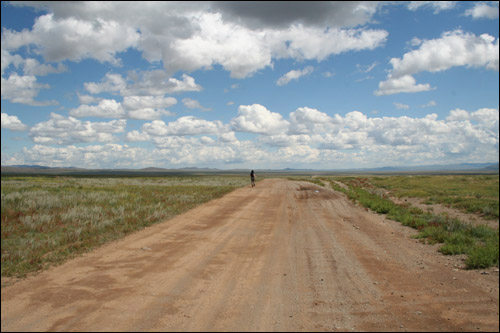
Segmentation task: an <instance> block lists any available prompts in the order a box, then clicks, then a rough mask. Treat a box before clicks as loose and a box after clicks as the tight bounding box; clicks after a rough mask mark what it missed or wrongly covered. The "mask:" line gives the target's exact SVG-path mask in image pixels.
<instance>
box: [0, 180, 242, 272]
mask: <svg viewBox="0 0 500 333" xmlns="http://www.w3.org/2000/svg"><path fill="white" fill-rule="evenodd" d="M244 185H248V179H247V177H239V176H190V177H148V178H146V177H144V178H143V177H117V178H110V177H107V178H106V177H89V178H84V177H79V178H74V177H2V190H1V197H2V198H1V219H2V220H1V232H2V240H1V242H2V277H24V276H26V275H27V274H28V273H30V272H35V271H38V270H40V269H44V268H46V267H49V266H50V265H52V264H59V263H61V262H63V261H65V260H67V259H68V258H70V257H73V256H75V255H78V254H80V253H83V252H87V251H89V250H91V249H93V248H95V247H97V246H99V245H102V244H104V243H106V242H109V241H111V240H115V239H119V238H122V237H123V236H125V235H127V234H130V233H132V232H134V231H136V230H140V229H142V228H144V227H147V226H149V225H152V224H154V223H157V222H161V221H164V220H167V219H169V218H171V217H173V216H175V215H177V214H180V213H182V212H185V211H187V210H189V209H191V208H193V207H195V206H197V205H200V204H202V203H204V202H207V201H209V200H212V199H214V198H217V197H220V196H222V195H224V194H226V193H228V192H230V191H232V190H234V189H235V188H238V187H241V186H244Z"/></svg>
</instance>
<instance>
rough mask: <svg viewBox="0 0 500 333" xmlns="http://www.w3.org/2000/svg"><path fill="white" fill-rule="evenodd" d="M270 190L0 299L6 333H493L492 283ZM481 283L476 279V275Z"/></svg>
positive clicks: (237, 194)
mask: <svg viewBox="0 0 500 333" xmlns="http://www.w3.org/2000/svg"><path fill="white" fill-rule="evenodd" d="M413 233H414V231H412V230H411V229H409V228H406V227H402V226H401V225H400V224H398V223H396V222H393V221H389V220H386V219H385V218H384V217H383V216H380V215H376V214H373V213H370V212H367V211H365V210H364V209H363V208H361V207H358V206H356V205H354V204H352V203H351V202H349V201H348V200H347V199H346V198H344V197H343V195H341V194H339V193H336V192H332V191H330V190H327V189H324V188H321V187H318V186H316V185H313V184H309V183H306V182H292V181H287V180H279V179H270V180H265V181H262V182H260V183H258V184H257V187H255V188H251V187H246V188H242V189H238V190H236V191H234V192H232V193H230V194H228V195H226V196H225V197H223V198H220V199H217V200H214V201H211V202H209V203H207V204H205V205H203V206H200V207H198V208H196V209H194V210H191V211H189V212H188V213H185V214H183V215H180V216H178V217H176V218H174V219H172V220H169V221H166V222H164V223H161V224H157V225H155V226H153V227H150V228H147V229H145V230H143V231H140V232H137V233H135V234H133V235H131V236H128V237H126V238H125V239H123V240H120V241H116V242H114V243H111V244H109V245H106V246H103V247H101V248H99V249H98V250H96V251H93V252H91V253H89V254H86V255H84V256H83V257H80V258H76V259H73V260H70V261H69V262H67V263H66V264H64V265H61V266H58V267H54V268H52V269H50V270H48V271H46V272H43V273H41V274H39V275H37V276H34V277H31V278H28V279H26V280H24V281H20V282H18V283H16V284H14V285H12V286H10V287H6V288H4V289H3V290H2V304H1V305H2V310H1V311H2V318H1V328H2V331H3V332H4V331H324V330H326V331H336V330H340V331H405V330H408V331H498V329H499V319H498V311H499V292H498V290H499V289H498V272H495V270H494V269H490V270H489V271H488V272H486V273H488V274H484V273H485V272H483V271H465V270H462V269H457V268H456V267H454V265H453V264H454V263H456V262H457V259H456V258H452V257H445V256H442V255H440V254H439V253H438V252H437V251H436V248H435V247H432V246H429V245H424V244H421V243H419V242H417V241H416V240H413V239H411V238H410V235H411V234H413ZM482 273H483V274H482Z"/></svg>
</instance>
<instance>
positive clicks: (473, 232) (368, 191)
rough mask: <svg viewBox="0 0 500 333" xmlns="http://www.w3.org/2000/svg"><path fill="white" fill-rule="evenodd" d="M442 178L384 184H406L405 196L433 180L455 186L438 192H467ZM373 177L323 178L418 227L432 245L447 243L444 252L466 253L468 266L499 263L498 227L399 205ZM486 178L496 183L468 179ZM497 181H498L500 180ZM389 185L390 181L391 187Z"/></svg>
mask: <svg viewBox="0 0 500 333" xmlns="http://www.w3.org/2000/svg"><path fill="white" fill-rule="evenodd" d="M440 177H443V176H437V178H434V179H433V180H432V179H431V180H428V179H425V181H423V182H422V180H423V178H420V179H417V180H418V181H421V182H422V183H418V182H415V179H409V180H405V179H403V177H386V178H398V179H396V180H393V179H383V182H382V184H384V185H385V186H387V187H386V188H391V189H395V185H394V184H405V186H404V187H405V190H404V191H401V192H402V193H404V195H402V196H410V194H409V193H422V192H423V190H420V189H418V187H419V186H422V187H423V184H430V183H433V181H434V183H436V184H441V186H448V187H451V188H447V187H443V188H441V189H440V190H439V191H438V190H437V187H436V186H433V191H434V192H435V193H438V194H439V193H450V192H455V194H456V195H459V194H458V193H463V191H465V190H464V188H463V186H462V187H459V186H451V183H450V182H448V179H445V180H444V181H443V179H441V178H440ZM482 177H484V176H482ZM408 178H417V177H408ZM334 180H336V181H341V182H343V183H344V184H346V185H348V187H349V189H344V188H342V187H340V186H338V185H337V184H336V183H335V182H334ZM371 180H372V179H367V178H361V177H356V178H354V177H344V178H334V179H332V178H322V181H323V182H327V181H328V182H330V184H331V186H332V188H334V189H335V190H337V191H340V192H343V193H345V194H346V195H347V196H348V197H349V198H350V199H351V200H353V201H357V202H359V203H360V204H362V205H363V206H364V207H367V208H369V209H371V210H373V211H375V212H377V213H380V214H387V217H388V218H389V219H392V220H395V221H398V222H401V223H402V224H403V225H405V226H409V227H412V228H414V229H417V230H418V231H419V233H418V234H417V235H416V236H415V238H417V239H421V240H424V241H426V242H428V243H431V244H436V243H440V244H443V245H442V246H441V247H440V249H439V251H440V252H442V253H443V254H445V255H454V254H466V255H467V260H466V266H467V268H468V269H476V268H487V267H491V266H498V263H499V261H498V258H499V252H498V251H499V250H498V249H499V244H498V243H499V241H498V240H499V233H498V229H493V228H490V227H488V226H484V225H480V226H471V225H468V224H464V223H462V222H461V221H459V220H457V219H451V218H448V217H447V216H443V215H434V214H431V213H428V212H424V211H422V210H421V209H419V208H415V207H411V206H409V205H398V204H395V203H394V202H392V201H391V200H390V199H389V198H388V197H387V196H386V195H384V194H382V193H383V192H380V191H379V190H378V189H377V188H376V187H374V186H373V184H372V181H371ZM484 180H488V181H491V182H492V183H494V181H493V180H491V179H479V181H478V179H472V180H470V179H469V180H468V181H469V182H472V183H476V182H478V183H479V182H482V181H484ZM496 180H497V184H498V179H496ZM377 182H378V183H377ZM380 182H381V181H380V179H376V180H375V181H374V182H373V183H375V184H380ZM387 184H390V186H389V185H387ZM408 184H418V186H417V185H416V187H417V188H416V189H415V190H414V191H413V192H412V190H411V189H410V188H409V187H410V185H408ZM462 185H463V184H462ZM397 190H398V189H396V191H397ZM496 190H497V192H496V196H497V202H498V186H497V187H496ZM429 191H430V190H429ZM491 191H493V190H492V189H488V190H484V191H483V193H487V195H486V194H484V195H485V197H486V196H492V195H493V192H491ZM401 192H398V193H401ZM413 195H415V194H413ZM443 197H444V195H443ZM479 200H480V199H479ZM497 209H498V208H497Z"/></svg>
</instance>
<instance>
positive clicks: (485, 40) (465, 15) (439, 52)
mask: <svg viewBox="0 0 500 333" xmlns="http://www.w3.org/2000/svg"><path fill="white" fill-rule="evenodd" d="M1 6H2V8H1V9H2V11H1V15H2V20H1V22H2V38H1V49H2V57H1V59H2V85H1V87H2V91H1V95H2V99H1V109H2V138H1V139H2V165H16V164H40V165H47V166H53V167H62V166H76V167H84V168H144V167H152V166H155V167H164V168H183V167H210V168H221V169H231V168H247V169H258V168H287V167H288V168H312V169H340V168H358V167H359V168H365V167H382V166H388V165H427V164H452V163H463V162H498V153H499V144H498V143H499V112H498V105H499V97H498V96H499V93H498V91H499V73H498V69H499V60H498V57H499V48H498V45H499V39H498V30H499V23H498V13H499V9H498V2H464V1H461V2H454V1H450V2H432V1H429V2H427V1H421V2H403V1H400V2H376V1H371V2H366V3H365V2H356V1H349V2H298V1H294V2H288V3H287V2H277V3H275V2H269V1H266V2H253V3H252V2H250V3H247V2H152V3H146V2H123V3H120V2H116V1H113V2H69V3H64V2H34V3H32V2H12V3H11V2H2V5H1Z"/></svg>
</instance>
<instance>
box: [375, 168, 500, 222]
mask: <svg viewBox="0 0 500 333" xmlns="http://www.w3.org/2000/svg"><path fill="white" fill-rule="evenodd" d="M368 181H369V182H370V183H371V184H373V185H374V186H376V187H380V188H384V189H387V190H388V191H390V193H391V195H393V196H395V197H399V198H401V197H410V198H422V199H423V200H424V201H425V203H427V204H434V203H438V204H443V205H446V206H449V207H453V208H456V209H459V210H461V211H463V212H467V213H475V214H481V215H483V216H485V217H486V218H489V219H493V220H498V218H499V196H498V193H499V191H498V187H499V178H498V175H491V176H490V175H482V176H391V177H370V178H368Z"/></svg>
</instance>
